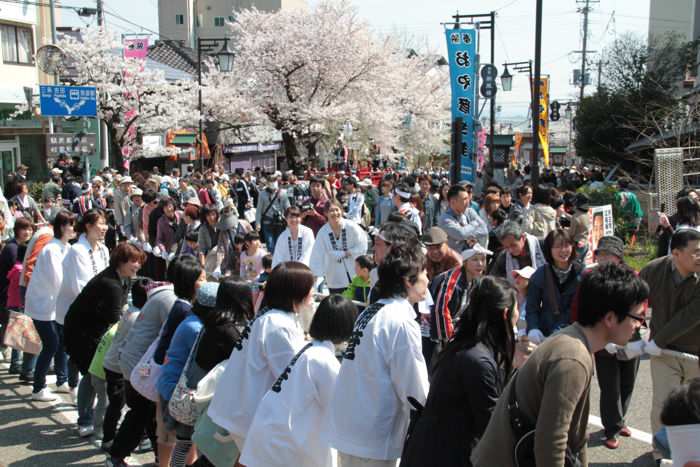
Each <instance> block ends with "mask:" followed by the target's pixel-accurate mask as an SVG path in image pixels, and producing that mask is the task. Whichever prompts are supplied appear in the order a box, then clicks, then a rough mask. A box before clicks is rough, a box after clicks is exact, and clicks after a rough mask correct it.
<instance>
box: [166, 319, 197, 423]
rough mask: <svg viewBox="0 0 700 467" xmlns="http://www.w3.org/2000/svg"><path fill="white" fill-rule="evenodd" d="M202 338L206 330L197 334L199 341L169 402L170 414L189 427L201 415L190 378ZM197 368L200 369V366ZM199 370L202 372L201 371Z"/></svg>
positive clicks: (194, 346) (195, 344) (195, 343)
mask: <svg viewBox="0 0 700 467" xmlns="http://www.w3.org/2000/svg"><path fill="white" fill-rule="evenodd" d="M202 336H204V329H202V330H201V331H200V332H199V334H197V339H196V340H195V342H194V345H193V346H192V350H191V351H190V355H189V356H188V357H187V361H186V362H185V366H184V367H183V368H182V373H180V378H179V379H178V380H177V384H176V385H175V389H174V390H173V394H172V396H171V397H170V401H169V402H168V413H170V415H171V416H172V417H173V418H174V419H175V420H177V421H178V422H180V423H182V424H183V425H188V426H194V424H195V423H196V422H197V418H199V415H200V414H201V412H200V408H201V407H200V406H198V405H197V403H196V398H195V395H196V393H197V388H196V387H195V388H194V389H193V388H191V387H190V384H189V379H190V378H189V376H190V373H191V372H192V370H193V367H194V366H197V364H196V363H195V361H194V359H195V357H196V356H197V349H199V343H200V342H201V341H202ZM197 368H198V369H199V367H198V366H197ZM199 370H200V372H201V369H199ZM200 377H201V376H200ZM195 378H196V376H195Z"/></svg>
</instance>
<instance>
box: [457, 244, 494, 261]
mask: <svg viewBox="0 0 700 467" xmlns="http://www.w3.org/2000/svg"><path fill="white" fill-rule="evenodd" d="M492 254H493V251H491V250H487V249H486V248H484V247H483V246H481V245H479V244H478V243H476V244H474V246H473V247H471V248H469V249H468V250H464V251H463V252H462V259H463V260H464V261H466V260H468V259H469V258H471V257H472V256H476V255H486V256H491V255H492Z"/></svg>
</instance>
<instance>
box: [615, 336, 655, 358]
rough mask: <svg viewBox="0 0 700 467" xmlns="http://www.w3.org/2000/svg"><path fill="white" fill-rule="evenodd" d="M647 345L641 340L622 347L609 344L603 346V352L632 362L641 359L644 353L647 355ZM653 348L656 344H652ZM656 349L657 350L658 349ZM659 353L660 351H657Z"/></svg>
mask: <svg viewBox="0 0 700 467" xmlns="http://www.w3.org/2000/svg"><path fill="white" fill-rule="evenodd" d="M648 345H649V343H648V342H645V341H643V340H638V341H634V342H628V343H627V345H625V346H624V347H621V346H619V345H616V344H613V343H612V342H610V343H608V344H606V345H605V350H606V351H607V352H608V353H609V354H611V355H618V356H619V357H620V358H625V359H627V360H632V359H633V358H637V357H641V356H642V355H643V354H644V353H649V352H647V349H646V348H647V346H648ZM654 347H656V344H654ZM656 348H657V349H658V347H656ZM660 351H661V349H659V352H660ZM652 355H653V354H652Z"/></svg>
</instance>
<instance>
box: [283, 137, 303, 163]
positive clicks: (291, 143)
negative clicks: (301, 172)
mask: <svg viewBox="0 0 700 467" xmlns="http://www.w3.org/2000/svg"><path fill="white" fill-rule="evenodd" d="M282 143H283V144H284V152H285V154H286V155H287V165H288V166H289V167H288V169H289V170H296V169H297V164H298V163H299V148H297V141H296V139H295V138H294V135H292V134H291V133H289V132H288V131H283V132H282Z"/></svg>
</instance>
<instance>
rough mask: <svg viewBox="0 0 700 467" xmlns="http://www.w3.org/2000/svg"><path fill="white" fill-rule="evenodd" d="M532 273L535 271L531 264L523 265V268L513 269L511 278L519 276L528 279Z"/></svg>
mask: <svg viewBox="0 0 700 467" xmlns="http://www.w3.org/2000/svg"><path fill="white" fill-rule="evenodd" d="M534 273H535V268H533V267H532V266H525V267H524V268H520V269H515V270H514V271H513V278H515V277H517V276H520V277H522V278H523V279H528V280H529V279H530V278H531V277H532V275H533V274H534Z"/></svg>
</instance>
